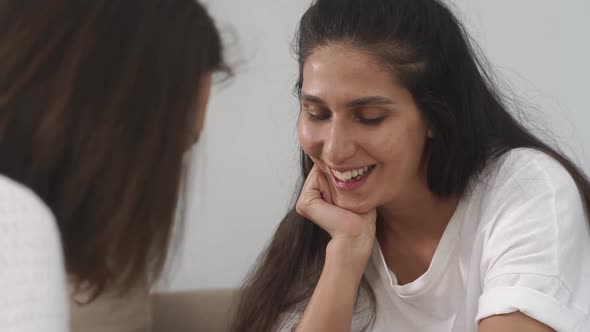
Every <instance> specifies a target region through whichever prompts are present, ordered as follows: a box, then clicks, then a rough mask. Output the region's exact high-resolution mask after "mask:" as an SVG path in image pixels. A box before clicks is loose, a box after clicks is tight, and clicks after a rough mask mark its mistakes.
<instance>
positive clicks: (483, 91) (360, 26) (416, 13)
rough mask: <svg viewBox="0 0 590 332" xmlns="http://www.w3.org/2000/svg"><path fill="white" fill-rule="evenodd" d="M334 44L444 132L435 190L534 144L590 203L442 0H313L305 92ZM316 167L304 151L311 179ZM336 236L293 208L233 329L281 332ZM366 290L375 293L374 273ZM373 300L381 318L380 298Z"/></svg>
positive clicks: (453, 189)
mask: <svg viewBox="0 0 590 332" xmlns="http://www.w3.org/2000/svg"><path fill="white" fill-rule="evenodd" d="M329 44H344V45H346V46H350V47H353V48H356V49H358V50H362V51H364V52H367V53H368V54H371V55H372V56H374V58H375V59H377V60H378V61H379V62H380V63H381V64H382V65H383V66H385V67H386V68H389V69H390V70H391V73H392V77H395V78H396V79H397V80H398V81H399V83H401V84H402V85H403V86H404V87H405V88H407V89H408V90H409V91H410V93H411V94H412V96H413V98H414V100H415V102H416V104H417V106H418V108H419V110H420V112H421V113H422V114H423V116H424V118H425V119H426V121H427V122H428V124H429V127H430V128H433V130H434V132H435V135H434V138H433V139H431V140H429V143H427V146H426V149H425V151H424V153H425V154H426V156H427V158H426V159H427V160H429V163H428V168H427V180H428V186H429V188H430V190H431V191H432V192H433V193H435V194H436V195H438V196H440V197H452V196H460V195H462V194H464V193H465V191H466V190H467V188H468V185H469V183H470V181H471V180H472V179H473V178H474V177H476V176H477V175H478V174H479V173H480V172H481V171H482V170H483V169H484V168H485V167H486V165H487V164H488V163H489V162H491V161H492V160H494V159H496V158H497V157H499V156H501V155H502V154H504V153H505V152H507V151H509V150H511V149H514V148H518V147H527V148H533V149H537V150H540V151H543V152H545V153H546V154H548V155H550V156H551V157H553V158H555V159H556V160H557V161H558V162H559V163H561V164H562V165H563V166H564V167H565V169H566V170H567V171H568V172H569V173H570V175H571V176H572V178H573V179H574V181H575V183H576V184H577V186H578V189H579V191H580V194H581V196H582V199H583V201H584V203H585V206H586V209H588V207H589V206H590V183H589V182H588V179H587V178H586V177H585V175H584V174H583V173H582V172H581V171H580V170H579V169H578V168H577V167H576V166H575V164H574V163H573V162H571V161H570V160H568V158H566V157H565V156H564V155H563V154H562V153H560V152H558V151H557V150H555V149H553V148H551V147H550V146H549V145H548V144H546V143H544V142H543V141H542V140H541V139H539V138H537V137H536V136H535V135H533V134H532V133H531V132H530V131H529V130H527V128H525V126H524V125H522V124H521V123H519V122H518V121H517V120H516V118H515V117H514V116H513V115H512V114H511V112H510V111H509V108H508V106H507V103H506V102H505V100H506V98H504V97H503V96H502V94H501V92H500V89H499V88H498V87H497V86H496V84H495V83H494V80H493V79H492V77H491V70H490V68H489V67H488V66H487V65H486V63H485V62H484V60H483V58H482V57H479V56H478V54H477V52H476V51H475V48H474V47H473V46H472V43H471V41H470V39H469V37H468V34H467V33H466V31H465V28H464V27H463V25H462V24H461V22H459V21H458V19H457V18H456V16H455V15H454V14H453V13H452V12H451V10H450V9H449V8H448V7H447V6H446V5H445V4H443V3H442V1H439V0H316V1H314V2H313V4H312V5H311V7H310V8H309V9H308V10H307V12H306V13H305V14H304V15H303V17H302V18H301V21H300V25H299V32H298V35H297V38H296V55H297V58H298V62H299V80H298V81H297V84H296V92H297V93H300V92H301V86H302V83H303V80H304V77H303V65H304V63H305V61H306V59H307V58H308V57H309V55H310V54H312V53H313V52H314V51H315V50H316V49H317V48H319V47H322V46H325V45H329ZM312 165H313V163H312V161H311V159H310V158H309V157H308V156H306V155H305V154H304V153H302V154H301V175H302V179H303V180H305V178H306V177H307V175H308V173H309V171H310V170H311V167H312ZM300 190H301V187H299V191H300ZM329 240H330V237H329V236H328V234H327V233H326V232H325V231H323V230H322V229H321V228H319V227H318V226H316V225H315V224H314V223H313V222H311V221H309V220H306V219H305V218H303V217H302V216H300V215H298V214H297V213H296V212H295V209H292V210H291V211H290V212H289V213H288V214H287V216H286V217H285V218H284V219H283V221H282V222H281V223H280V225H279V226H278V229H277V230H276V233H275V234H274V237H273V238H272V241H271V243H270V245H269V246H268V247H267V248H266V250H265V251H264V253H263V254H262V256H261V257H260V259H259V261H258V264H257V266H256V267H255V269H254V270H253V271H252V272H251V273H250V275H249V276H248V278H247V281H246V283H245V285H244V286H243V289H242V296H241V301H240V303H239V305H238V307H237V312H236V317H235V321H234V324H233V328H232V331H236V332H238V331H239V332H246V331H251V332H266V331H272V330H273V328H276V327H277V324H278V323H279V322H278V320H279V317H280V316H281V314H283V313H286V312H288V311H290V310H293V308H294V307H295V306H296V305H297V304H301V303H302V302H304V301H305V300H307V299H308V298H309V297H310V296H311V294H312V292H313V289H314V287H315V285H316V283H317V281H318V279H319V275H320V272H321V270H322V267H323V263H324V257H325V248H326V245H327V243H328V241H329ZM361 288H362V290H363V291H366V292H367V293H368V294H369V295H371V294H373V293H372V291H371V289H370V288H369V286H368V284H367V283H366V282H365V281H363V282H362V283H361ZM369 299H370V303H371V308H372V309H371V311H372V313H373V315H372V317H373V319H374V317H375V300H374V296H369ZM369 323H370V322H369Z"/></svg>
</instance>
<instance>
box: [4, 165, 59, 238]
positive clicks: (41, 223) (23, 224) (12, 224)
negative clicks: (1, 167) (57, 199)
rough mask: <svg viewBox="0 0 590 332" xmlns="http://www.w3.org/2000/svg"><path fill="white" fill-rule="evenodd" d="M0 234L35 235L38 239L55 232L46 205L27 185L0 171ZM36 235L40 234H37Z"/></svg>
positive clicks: (29, 236)
mask: <svg viewBox="0 0 590 332" xmlns="http://www.w3.org/2000/svg"><path fill="white" fill-rule="evenodd" d="M0 227H2V232H0V237H8V236H10V237H11V238H12V239H15V237H16V238H30V239H32V238H36V239H37V240H40V241H42V242H46V241H48V240H52V237H53V236H57V235H58V233H59V232H58V230H57V226H56V224H55V218H54V216H53V214H52V213H51V211H50V210H49V208H48V207H47V205H46V204H45V203H43V202H42V201H41V199H40V198H39V197H38V196H37V195H36V194H35V193H33V192H32V191H31V190H30V189H28V188H27V187H25V186H23V185H21V184H19V183H17V182H15V181H13V180H12V179H10V178H7V177H5V176H2V175H0ZM36 235H42V237H39V238H37V236H36Z"/></svg>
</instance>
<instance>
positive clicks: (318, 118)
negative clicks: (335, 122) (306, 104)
mask: <svg viewBox="0 0 590 332" xmlns="http://www.w3.org/2000/svg"><path fill="white" fill-rule="evenodd" d="M307 116H308V117H309V118H310V119H311V120H313V121H324V120H329V119H330V117H331V115H330V114H323V113H315V114H314V113H311V112H307Z"/></svg>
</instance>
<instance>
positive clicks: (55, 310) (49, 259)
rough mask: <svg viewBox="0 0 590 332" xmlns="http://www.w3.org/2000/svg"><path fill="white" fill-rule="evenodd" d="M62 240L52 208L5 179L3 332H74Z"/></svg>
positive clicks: (0, 210) (1, 199)
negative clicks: (69, 326)
mask: <svg viewBox="0 0 590 332" xmlns="http://www.w3.org/2000/svg"><path fill="white" fill-rule="evenodd" d="M68 323H69V302H68V296H67V288H66V273H65V269H64V263H63V254H62V247H61V242H60V236H59V232H58V229H57V225H56V223H55V218H54V217H53V215H52V213H51V212H50V210H49V209H48V207H47V206H46V205H45V204H44V203H43V202H41V200H40V199H39V198H38V197H37V196H36V195H35V194H34V193H33V192H31V191H30V190H29V189H27V188H26V187H24V186H22V185H20V184H18V183H15V182H14V181H12V180H10V179H8V178H7V177H5V176H1V175H0V331H10V332H65V331H68V330H69V328H68Z"/></svg>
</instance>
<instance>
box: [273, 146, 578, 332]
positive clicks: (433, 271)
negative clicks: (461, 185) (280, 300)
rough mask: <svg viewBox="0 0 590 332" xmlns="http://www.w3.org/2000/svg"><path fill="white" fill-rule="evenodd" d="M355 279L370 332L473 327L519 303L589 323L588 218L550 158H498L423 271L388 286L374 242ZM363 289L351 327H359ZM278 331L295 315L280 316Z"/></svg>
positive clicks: (543, 317) (529, 311)
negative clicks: (370, 307) (360, 280)
mask: <svg viewBox="0 0 590 332" xmlns="http://www.w3.org/2000/svg"><path fill="white" fill-rule="evenodd" d="M365 277H366V278H367V281H368V282H369V285H370V286H371V288H372V289H373V291H374V293H375V297H376V302H377V312H376V320H375V324H374V326H373V329H372V330H371V331H373V332H390V331H396V332H476V331H477V323H478V321H480V320H482V319H484V318H486V317H490V316H493V315H497V314H506V313H511V312H515V311H520V312H522V313H524V314H526V315H527V316H530V317H531V318H534V319H536V320H538V321H540V322H542V323H544V324H546V325H548V326H550V327H552V328H553V329H554V330H556V331H557V332H589V331H590V318H589V315H590V226H589V224H588V222H587V218H586V216H585V210H584V208H583V203H582V200H581V196H580V194H579V191H578V189H577V187H576V185H575V183H574V181H573V179H572V178H571V176H570V175H569V173H568V172H567V171H566V170H565V169H564V168H563V167H562V166H561V165H560V164H559V163H558V162H557V161H555V160H554V159H552V158H550V157H549V156H547V155H546V154H544V153H542V152H538V151H535V150H531V149H515V150H513V151H510V152H508V153H507V154H505V155H504V156H502V157H501V158H500V159H499V160H497V161H496V162H494V163H492V164H490V166H488V168H487V169H486V170H485V171H484V172H483V174H482V175H481V176H480V177H479V180H478V181H474V185H473V186H472V189H471V190H470V191H469V194H467V195H465V196H464V197H463V198H462V200H461V202H460V203H459V205H458V207H457V209H456V211H455V213H454V215H453V217H452V219H451V221H450V222H449V224H448V226H447V228H446V229H445V231H444V234H443V236H442V238H441V240H440V242H439V245H438V247H437V249H436V252H435V254H434V257H433V260H432V262H431V264H430V267H429V269H428V270H427V271H426V273H424V274H423V275H422V276H420V277H419V278H418V279H416V280H415V281H413V282H411V283H408V284H405V285H401V286H400V285H398V283H397V279H396V277H395V275H394V274H393V273H392V272H391V271H390V270H389V268H388V267H387V265H386V263H385V260H384V259H383V255H382V253H381V249H380V247H379V245H378V244H376V246H375V248H374V250H373V254H372V256H371V258H370V260H369V263H368V265H367V269H366V271H365ZM366 303H367V301H366V297H363V296H361V301H360V304H359V305H358V306H357V308H356V312H355V315H354V319H353V326H352V331H353V332H357V331H362V328H363V327H364V326H366V321H367V313H368V311H367V310H365V309H366ZM286 316H287V317H289V318H287V320H286V321H285V322H284V324H283V325H282V327H281V329H280V330H281V331H288V330H291V329H292V328H293V327H294V326H295V325H296V324H297V320H298V319H299V317H298V316H300V314H299V315H297V314H291V315H286Z"/></svg>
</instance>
